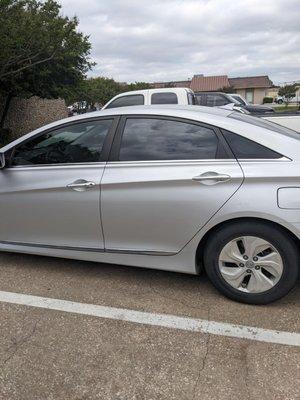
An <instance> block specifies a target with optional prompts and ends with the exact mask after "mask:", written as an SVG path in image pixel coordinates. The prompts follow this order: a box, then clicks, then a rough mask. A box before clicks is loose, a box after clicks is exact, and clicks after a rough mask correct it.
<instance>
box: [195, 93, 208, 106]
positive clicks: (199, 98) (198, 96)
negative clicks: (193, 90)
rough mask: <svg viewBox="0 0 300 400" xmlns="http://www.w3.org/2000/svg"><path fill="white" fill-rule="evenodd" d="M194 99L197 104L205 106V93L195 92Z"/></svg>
mask: <svg viewBox="0 0 300 400" xmlns="http://www.w3.org/2000/svg"><path fill="white" fill-rule="evenodd" d="M196 100H197V104H198V105H199V106H206V94H204V93H203V94H201V93H197V94H196Z"/></svg>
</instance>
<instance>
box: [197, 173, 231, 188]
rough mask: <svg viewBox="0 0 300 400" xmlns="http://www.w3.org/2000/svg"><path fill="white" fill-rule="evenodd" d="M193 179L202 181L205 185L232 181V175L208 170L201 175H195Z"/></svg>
mask: <svg viewBox="0 0 300 400" xmlns="http://www.w3.org/2000/svg"><path fill="white" fill-rule="evenodd" d="M192 179H193V181H196V182H201V183H203V184H204V185H215V184H216V183H220V182H228V181H230V179H231V176H230V175H227V174H218V173H217V172H214V171H208V172H204V173H203V174H201V175H197V176H194V177H193V178H192Z"/></svg>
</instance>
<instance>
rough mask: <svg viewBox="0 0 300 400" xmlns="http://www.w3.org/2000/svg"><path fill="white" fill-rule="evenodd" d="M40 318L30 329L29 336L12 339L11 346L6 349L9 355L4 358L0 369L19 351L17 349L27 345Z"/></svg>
mask: <svg viewBox="0 0 300 400" xmlns="http://www.w3.org/2000/svg"><path fill="white" fill-rule="evenodd" d="M40 320H41V318H39V319H38V320H37V321H36V322H35V323H34V325H33V327H32V329H31V330H30V332H29V334H28V335H26V336H24V337H22V338H21V339H19V340H18V339H17V338H14V337H13V338H12V339H11V341H12V345H11V346H10V347H9V348H8V349H7V352H10V351H11V350H12V352H11V353H10V354H9V356H8V357H6V358H5V359H4V361H3V363H2V367H4V366H5V364H7V363H8V362H9V361H10V360H11V359H12V358H13V357H14V356H15V355H16V354H17V352H18V351H19V349H20V348H21V347H22V346H23V345H24V344H25V343H27V342H28V341H29V340H30V339H31V338H32V336H33V335H34V334H35V332H36V330H37V325H38V323H39V322H40Z"/></svg>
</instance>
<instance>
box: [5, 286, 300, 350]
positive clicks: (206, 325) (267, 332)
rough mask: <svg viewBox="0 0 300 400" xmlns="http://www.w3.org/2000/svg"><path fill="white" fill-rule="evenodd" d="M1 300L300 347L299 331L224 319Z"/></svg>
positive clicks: (35, 299)
mask: <svg viewBox="0 0 300 400" xmlns="http://www.w3.org/2000/svg"><path fill="white" fill-rule="evenodd" d="M0 302H4V303H11V304H19V305H24V306H30V307H38V308H45V309H48V310H56V311H63V312H68V313H74V314H81V315H89V316H93V317H98V318H106V319H112V320H118V321H126V322H133V323H136V324H143V325H151V326H159V327H164V328H171V329H178V330H183V331H191V332H201V333H210V334H212V335H220V336H229V337H234V338H240V339H248V340H256V341H259V342H268V343H278V344H284V345H290V346H300V333H296V332H284V331H276V330H271V329H262V328H255V327H251V326H244V325H234V324H228V323H225V322H216V321H208V320H204V319H194V318H188V317H178V316H176V315H168V314H155V313H150V312H142V311H134V310H127V309H124V308H114V307H104V306H99V305H95V304H86V303H77V302H73V301H67V300H58V299H51V298H48V297H40V296H32V295H28V294H21V293H12V292H3V291H0Z"/></svg>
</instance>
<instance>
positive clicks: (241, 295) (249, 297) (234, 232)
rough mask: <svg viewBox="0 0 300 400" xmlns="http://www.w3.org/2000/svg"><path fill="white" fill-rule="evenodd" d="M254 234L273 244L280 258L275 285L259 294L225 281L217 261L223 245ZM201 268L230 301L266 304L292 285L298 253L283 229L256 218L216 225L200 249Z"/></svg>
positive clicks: (297, 267) (281, 294) (295, 273)
mask: <svg viewBox="0 0 300 400" xmlns="http://www.w3.org/2000/svg"><path fill="white" fill-rule="evenodd" d="M247 235H249V236H257V237H259V238H261V239H264V240H267V241H268V242H269V243H270V244H272V245H273V246H275V248H276V249H277V250H278V252H279V254H280V256H281V258H282V261H283V273H282V276H281V278H280V280H279V281H278V282H277V284H276V285H275V286H274V287H272V288H271V289H269V290H267V291H265V292H262V293H246V292H243V291H240V290H238V289H235V288H234V287H233V286H231V285H230V284H229V283H227V282H226V281H225V279H224V278H223V277H222V275H221V272H220V270H219V265H218V260H219V256H220V253H221V251H222V249H223V247H224V246H225V245H226V244H227V243H228V242H230V241H231V240H233V239H235V238H237V237H240V236H247ZM204 267H205V270H206V272H207V275H208V277H209V279H210V280H211V282H212V283H213V285H214V286H215V287H216V288H217V289H218V290H219V291H220V292H221V293H223V294H224V295H225V296H227V297H229V298H230V299H232V300H236V301H239V302H242V303H248V304H268V303H271V302H273V301H276V300H278V299H280V298H282V297H283V296H285V295H286V294H288V292H289V291H290V290H291V289H292V288H293V287H294V286H295V284H296V282H297V278H298V274H299V254H298V248H297V246H296V244H295V243H294V241H293V240H292V239H291V238H290V237H289V235H288V234H286V233H285V231H284V230H283V229H281V228H280V227H277V226H275V225H274V226H273V225H272V224H268V223H264V222H256V221H247V222H245V221H244V222H233V223H231V224H228V225H225V226H224V227H220V228H219V229H217V230H216V231H214V233H213V235H211V236H210V238H209V240H208V242H207V245H206V247H205V249H204Z"/></svg>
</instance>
